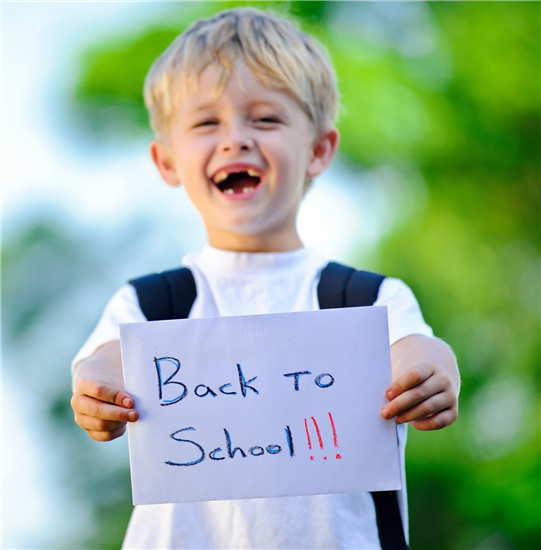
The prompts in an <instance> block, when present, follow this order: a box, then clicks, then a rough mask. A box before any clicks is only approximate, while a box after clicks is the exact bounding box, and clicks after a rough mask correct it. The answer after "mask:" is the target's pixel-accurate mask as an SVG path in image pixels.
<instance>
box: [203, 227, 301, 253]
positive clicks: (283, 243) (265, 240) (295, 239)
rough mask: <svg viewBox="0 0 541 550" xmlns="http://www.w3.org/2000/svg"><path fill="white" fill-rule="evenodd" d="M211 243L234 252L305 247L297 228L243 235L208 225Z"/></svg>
mask: <svg viewBox="0 0 541 550" xmlns="http://www.w3.org/2000/svg"><path fill="white" fill-rule="evenodd" d="M207 233H208V237H209V244H210V246H212V247H213V248H219V249H220V250H230V251H232V252H291V251H293V250H298V249H299V248H303V246H304V245H303V244H302V241H301V240H300V238H299V235H298V233H297V230H296V229H295V231H294V232H293V233H292V232H291V231H286V232H279V233H276V234H275V233H273V234H270V235H268V234H267V235H263V236H261V235H241V234H238V233H229V232H224V231H222V230H218V231H216V230H215V229H214V228H212V227H208V226H207Z"/></svg>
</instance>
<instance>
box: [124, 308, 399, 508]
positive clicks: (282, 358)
mask: <svg viewBox="0 0 541 550" xmlns="http://www.w3.org/2000/svg"><path fill="white" fill-rule="evenodd" d="M120 335H121V345H122V358H123V364H124V379H125V386H126V391H128V392H129V393H130V394H131V395H133V397H134V400H135V407H136V408H137V410H138V411H139V420H138V421H137V422H136V423H134V424H129V429H128V435H129V447H130V464H131V476H132V490H133V502H134V504H154V503H166V502H192V501H203V500H224V499H242V498H258V497H278V496H293V495H312V494H324V493H351V492H358V491H383V490H393V489H399V488H400V473H399V459H398V447H397V435H396V425H395V421H394V420H389V421H385V420H383V419H382V418H381V416H380V409H381V407H382V406H383V405H384V404H385V403H386V400H385V397H384V392H385V389H386V388H387V386H388V385H389V384H390V383H391V366H390V354H389V336H388V325H387V308H385V307H364V308H345V309H327V310H321V311H312V312H297V313H283V314H270V315H253V316H242V317H221V318H211V319H187V320H176V321H156V322H149V323H133V324H124V325H121V326H120Z"/></svg>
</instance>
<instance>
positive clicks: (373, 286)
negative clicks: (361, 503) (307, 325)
mask: <svg viewBox="0 0 541 550" xmlns="http://www.w3.org/2000/svg"><path fill="white" fill-rule="evenodd" d="M383 279H385V276H384V275H380V274H379V273H372V272H370V271H357V270H355V269H353V268H352V267H347V266H345V265H342V264H338V263H335V262H329V263H328V264H327V266H326V267H325V268H324V269H323V271H322V272H321V278H320V279H319V284H318V287H317V296H318V300H319V308H320V309H331V308H339V307H359V306H371V305H373V304H374V302H375V301H376V300H377V298H378V291H379V287H380V285H381V283H382V281H383ZM370 494H371V495H372V499H373V500H374V508H375V510H376V522H377V525H378V534H379V541H380V545H381V548H382V550H407V548H408V546H407V544H406V539H405V536H404V527H403V525H402V516H401V515H400V508H399V506H398V493H397V491H374V492H372V493H370Z"/></svg>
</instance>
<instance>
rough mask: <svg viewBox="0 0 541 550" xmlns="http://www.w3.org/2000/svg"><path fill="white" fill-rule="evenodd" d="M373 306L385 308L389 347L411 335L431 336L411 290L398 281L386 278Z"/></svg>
mask: <svg viewBox="0 0 541 550" xmlns="http://www.w3.org/2000/svg"><path fill="white" fill-rule="evenodd" d="M374 305H375V306H387V313H388V316H389V341H390V344H391V346H392V345H393V344H394V343H395V342H398V340H401V339H402V338H405V337H406V336H411V335H412V334H423V335H424V336H433V335H434V333H433V332H432V329H431V328H430V326H429V325H427V324H426V323H425V320H424V319H423V314H422V313H421V309H420V307H419V304H418V303H417V300H416V299H415V296H414V295H413V292H412V291H411V289H410V288H409V287H408V285H406V284H405V283H403V282H402V281H401V280H399V279H393V278H390V277H387V278H385V279H384V280H383V282H382V283H381V286H380V288H379V293H378V298H377V300H376V301H375V303H374Z"/></svg>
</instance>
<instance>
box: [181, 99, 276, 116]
mask: <svg viewBox="0 0 541 550" xmlns="http://www.w3.org/2000/svg"><path fill="white" fill-rule="evenodd" d="M258 105H268V106H270V107H275V108H277V109H281V110H284V109H285V107H284V106H283V105H281V104H280V103H278V102H276V101H270V100H267V99H254V100H253V101H250V102H249V103H248V104H247V106H248V107H255V106H258ZM216 107H218V108H219V107H220V106H219V105H218V104H216V103H215V102H214V101H209V102H207V103H203V105H199V106H198V107H195V108H194V109H193V110H192V111H193V112H195V113H198V112H200V111H205V110H207V109H210V108H216Z"/></svg>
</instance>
